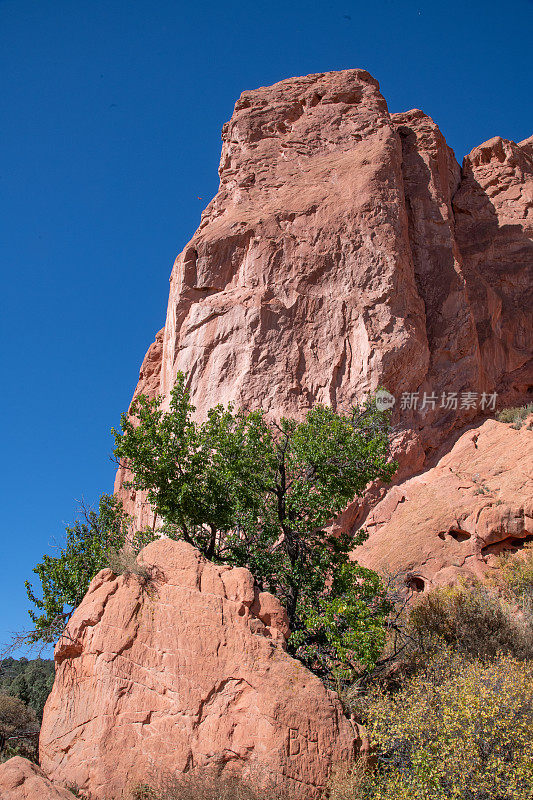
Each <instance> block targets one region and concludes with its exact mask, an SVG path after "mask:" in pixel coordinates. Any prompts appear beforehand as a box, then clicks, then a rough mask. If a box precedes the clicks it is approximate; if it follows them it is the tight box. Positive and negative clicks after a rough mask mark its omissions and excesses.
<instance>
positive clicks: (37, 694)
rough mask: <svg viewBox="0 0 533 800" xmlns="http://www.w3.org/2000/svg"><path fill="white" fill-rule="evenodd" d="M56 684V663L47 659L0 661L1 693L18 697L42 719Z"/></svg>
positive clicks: (8, 659)
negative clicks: (46, 703)
mask: <svg viewBox="0 0 533 800" xmlns="http://www.w3.org/2000/svg"><path fill="white" fill-rule="evenodd" d="M53 682H54V662H53V661H51V660H47V659H42V658H36V659H32V660H28V659H27V658H21V659H14V658H6V659H4V660H2V661H0V693H4V694H8V695H11V696H12V697H18V698H19V700H22V702H23V703H25V704H26V705H28V706H30V707H31V708H32V709H33V710H34V711H35V713H36V714H37V717H38V719H39V720H40V719H42V716H43V708H44V704H45V702H46V698H47V697H48V695H49V694H50V691H51V689H52V684H53Z"/></svg>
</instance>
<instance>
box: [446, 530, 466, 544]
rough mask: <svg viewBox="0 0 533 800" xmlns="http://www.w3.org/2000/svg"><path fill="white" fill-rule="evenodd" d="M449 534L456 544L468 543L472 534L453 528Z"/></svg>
mask: <svg viewBox="0 0 533 800" xmlns="http://www.w3.org/2000/svg"><path fill="white" fill-rule="evenodd" d="M449 534H450V536H451V537H452V539H455V541H456V542H466V541H468V539H470V534H469V533H468V532H467V531H462V530H461V529H460V528H452V529H451V530H450V531H449Z"/></svg>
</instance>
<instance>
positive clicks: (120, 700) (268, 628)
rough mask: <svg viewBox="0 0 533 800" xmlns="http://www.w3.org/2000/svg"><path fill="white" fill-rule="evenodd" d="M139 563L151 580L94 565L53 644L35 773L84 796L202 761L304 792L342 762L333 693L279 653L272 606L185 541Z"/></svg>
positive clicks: (280, 621)
mask: <svg viewBox="0 0 533 800" xmlns="http://www.w3.org/2000/svg"><path fill="white" fill-rule="evenodd" d="M140 558H141V559H142V561H143V562H144V564H145V565H146V566H147V567H148V568H150V569H151V570H152V574H153V580H152V582H151V583H150V584H149V585H147V586H143V585H142V584H141V583H140V582H139V580H138V578H136V577H135V576H131V575H130V576H129V577H127V576H119V577H117V576H115V575H113V574H112V573H111V571H110V570H103V571H102V572H100V573H99V574H98V575H97V576H96V577H95V578H94V580H93V581H92V583H91V586H90V589H89V591H88V593H87V595H86V597H85V599H84V600H83V602H82V604H81V605H80V606H79V608H78V609H77V610H76V612H75V614H74V615H73V617H72V618H71V620H70V622H69V624H68V627H67V629H66V632H65V634H64V635H63V636H62V638H61V640H60V641H59V643H58V645H57V648H56V653H55V659H56V668H57V673H56V680H55V683H54V688H53V690H52V693H51V695H50V697H49V699H48V701H47V704H46V708H45V712H44V718H43V725H42V731H41V738H40V756H41V763H42V765H43V769H44V770H45V771H46V773H47V774H48V775H49V777H50V778H51V779H52V780H54V781H56V782H59V783H74V782H75V783H76V784H77V785H78V786H79V787H80V789H81V790H82V791H87V790H88V791H89V792H90V795H91V797H94V798H104V797H105V798H108V797H113V798H116V797H120V796H121V794H122V792H124V791H125V790H126V789H127V788H128V787H131V786H132V785H134V784H135V783H136V782H140V781H146V780H147V779H149V777H150V775H154V773H157V772H158V771H161V770H163V771H173V772H174V771H178V772H182V771H188V770H192V769H194V768H195V767H201V766H209V765H211V766H213V765H215V766H218V767H220V768H221V769H223V770H236V771H238V772H239V773H241V774H243V776H245V777H246V776H251V777H253V778H254V779H257V778H258V777H259V779H263V780H264V781H265V782H267V781H269V780H275V781H278V782H281V784H282V785H283V786H284V787H285V789H286V791H287V792H288V794H291V793H293V794H294V795H295V796H297V797H312V796H314V793H316V787H320V786H323V785H324V783H325V781H326V779H327V776H328V772H329V770H330V768H331V765H332V764H335V763H336V762H339V761H342V762H347V761H348V762H349V761H350V759H351V758H352V757H353V754H354V747H355V734H354V730H353V728H352V726H351V724H350V722H349V721H348V720H347V719H346V718H345V717H344V716H343V714H342V709H341V705H340V703H339V701H338V699H337V696H336V695H335V694H334V693H332V692H330V691H328V690H327V689H326V688H325V687H324V685H323V684H322V682H321V681H320V680H319V679H318V678H317V677H316V676H314V675H312V674H311V673H310V672H309V671H307V670H306V669H305V668H304V667H303V666H302V664H301V663H299V662H298V661H295V660H294V659H292V658H291V657H290V656H289V655H288V654H287V653H286V651H285V649H284V643H285V637H286V636H287V634H288V627H287V619H286V614H285V612H284V610H283V609H282V607H281V606H280V604H279V602H278V601H277V600H276V598H274V597H273V596H271V595H268V594H266V593H258V591H257V590H256V589H255V588H254V583H253V580H252V577H251V575H250V573H249V572H248V571H247V570H246V569H240V568H235V569H231V568H228V567H217V566H215V565H213V564H211V563H210V562H207V561H205V560H204V559H203V558H202V557H201V556H200V554H199V553H198V551H196V550H195V549H194V548H193V547H191V546H190V545H188V544H186V543H185V542H174V541H171V540H169V539H161V540H159V541H157V542H154V543H152V544H150V545H149V546H148V547H146V548H145V549H144V550H143V551H142V554H141V556H140Z"/></svg>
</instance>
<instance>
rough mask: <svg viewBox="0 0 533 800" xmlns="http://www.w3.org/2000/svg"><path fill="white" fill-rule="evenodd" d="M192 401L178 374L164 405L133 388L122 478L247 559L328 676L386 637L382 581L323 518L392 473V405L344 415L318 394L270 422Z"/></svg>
mask: <svg viewBox="0 0 533 800" xmlns="http://www.w3.org/2000/svg"><path fill="white" fill-rule="evenodd" d="M194 410H195V409H194V407H193V406H192V404H191V402H190V395H189V392H188V390H187V387H186V381H185V376H184V375H182V374H178V376H177V381H176V385H175V387H174V389H173V391H172V393H171V398H170V405H169V410H168V411H164V410H163V407H162V398H155V399H152V400H150V399H148V398H146V397H144V396H142V395H141V396H139V397H137V398H136V400H135V401H134V403H133V404H132V407H131V408H130V411H129V414H123V415H122V420H121V430H120V431H116V430H115V431H114V435H115V455H116V456H117V457H118V458H119V459H120V461H121V463H122V464H123V465H124V466H126V467H127V468H128V469H129V470H130V472H131V474H132V479H131V481H130V484H129V485H130V486H132V487H133V488H135V489H138V490H143V491H145V492H146V493H147V498H148V500H149V502H150V503H151V505H152V508H153V510H154V512H155V513H156V514H157V516H158V517H159V518H160V520H162V522H163V525H164V530H165V532H166V533H167V534H168V535H170V536H174V537H176V538H182V539H184V540H185V541H187V542H190V543H191V544H193V545H194V546H195V547H197V548H198V549H199V550H200V551H201V552H202V553H203V554H204V555H205V556H206V557H207V558H210V559H213V560H215V561H217V562H223V563H229V564H232V565H237V566H245V567H247V568H248V569H250V570H251V572H252V573H253V575H254V577H255V578H256V580H257V582H258V583H259V585H260V586H261V588H263V589H265V590H268V591H271V592H274V593H275V594H276V595H277V596H278V597H279V598H280V599H281V601H282V602H283V603H284V605H285V607H286V608H287V611H288V614H289V619H290V623H291V629H292V631H293V633H292V637H291V640H290V646H291V649H292V651H293V652H294V653H295V655H297V656H298V657H300V658H302V660H304V661H305V662H306V663H307V664H308V665H309V666H310V667H311V668H313V669H315V670H316V671H317V672H319V674H322V675H323V677H325V678H327V679H334V678H335V676H336V675H337V676H338V675H339V674H340V672H342V670H346V669H347V670H348V672H349V671H350V669H351V665H353V664H355V662H364V663H369V662H371V661H372V660H373V659H375V658H376V657H377V654H378V652H379V650H380V649H381V646H382V644H383V624H384V617H385V614H386V601H385V598H384V593H383V591H382V586H381V583H380V581H379V579H378V578H377V576H376V575H375V574H374V573H371V572H370V570H363V569H362V568H361V567H359V566H357V565H355V564H350V563H349V561H348V552H349V550H350V549H352V548H353V546H354V541H353V539H350V538H349V537H342V536H341V537H336V536H332V535H331V534H328V533H327V532H326V527H327V525H328V523H329V522H330V521H332V520H333V519H334V518H335V516H336V515H337V514H339V513H340V512H341V511H342V510H343V509H344V508H345V507H346V505H347V504H348V503H349V502H350V501H352V500H353V499H354V497H355V496H356V495H360V494H361V493H362V491H363V490H364V488H365V487H366V486H367V484H368V483H369V481H371V480H376V479H381V480H385V481H386V480H389V479H390V477H391V476H392V474H393V473H394V471H395V468H396V465H395V464H394V463H392V462H391V461H390V458H389V447H388V444H389V440H388V417H387V415H386V414H383V413H381V412H379V411H378V410H377V409H376V407H375V405H374V404H373V403H372V402H367V403H366V404H365V405H364V406H361V407H355V408H353V409H352V410H351V411H350V412H349V413H347V414H339V413H336V412H334V411H333V410H332V409H330V408H327V407H326V406H322V405H316V406H315V407H313V408H312V409H311V410H310V411H309V412H308V414H307V415H306V417H305V419H304V420H303V421H302V422H297V421H295V420H290V419H281V421H280V422H279V424H271V423H268V422H267V420H266V419H265V416H264V415H263V413H262V412H260V411H256V412H244V411H237V412H235V411H234V410H233V408H232V407H231V406H230V407H228V408H223V407H222V406H217V407H215V408H213V409H211V410H210V412H209V414H208V417H207V419H206V420H205V422H201V423H199V422H196V421H195V420H194V417H193V414H194ZM361 540H362V538H361ZM339 670H340V672H339Z"/></svg>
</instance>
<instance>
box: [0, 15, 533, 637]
mask: <svg viewBox="0 0 533 800" xmlns="http://www.w3.org/2000/svg"><path fill="white" fill-rule="evenodd" d="M532 33H533V2H532V0H515V2H514V3H513V4H512V5H504V4H503V3H501V2H494V1H493V0H487V1H486V2H477V0H475V1H474V2H466V3H465V2H454V1H453V0H452V2H447V3H436V2H435V0H431V2H423V1H422V0H419V2H409V1H407V2H390V0H374V2H368V0H366V1H365V2H362V3H360V2H353V1H351V0H343V1H342V2H337V0H335V2H301V1H300V0H294V2H290V3H280V2H268V3H267V2H256V3H244V2H235V1H233V2H232V0H225V2H224V3H214V2H197V3H180V2H165V0H159V2H155V1H154V0H151V2H150V1H148V0H129V1H128V2H121V1H119V0H105V2H102V1H101V0H89V2H87V0H84V1H83V2H80V0H68V1H67V0H35V1H34V2H25V0H0V109H1V110H0V113H1V117H2V119H1V124H0V132H1V133H0V136H1V139H2V147H1V150H0V153H1V155H0V196H1V200H0V202H1V208H2V215H1V219H0V247H1V250H0V253H1V262H0V263H1V268H2V290H3V291H2V293H3V297H4V300H3V304H2V306H3V308H2V315H1V318H0V325H1V328H0V336H1V343H2V354H3V369H2V374H3V380H2V392H1V395H0V397H1V402H2V436H1V441H2V459H1V462H0V470H1V473H2V474H1V475H0V486H1V491H2V514H1V523H0V524H1V526H2V531H1V534H2V556H3V558H2V577H1V580H0V592H1V597H0V608H1V617H0V643H2V642H5V641H6V640H7V639H8V638H9V633H10V631H16V630H20V629H21V628H23V627H24V626H26V625H27V623H28V618H27V614H26V609H27V605H28V604H27V600H26V597H25V591H24V580H25V579H26V578H28V577H31V570H32V567H33V566H34V564H35V563H37V561H39V560H40V558H41V556H42V554H43V553H44V552H52V550H51V547H52V545H53V543H54V541H60V540H61V536H62V531H63V530H64V523H65V522H70V521H71V520H72V519H73V518H74V516H75V512H76V502H75V501H76V499H77V498H82V497H84V498H86V499H87V500H88V501H90V502H92V501H94V500H95V499H96V498H97V497H98V496H99V494H100V493H101V492H104V491H111V489H112V482H113V475H114V467H113V464H112V463H111V461H110V460H109V454H110V451H111V445H112V440H111V436H110V428H111V426H112V425H116V424H117V423H118V421H119V417H120V412H121V411H123V410H125V409H126V408H127V406H128V403H129V400H130V397H131V394H132V391H133V388H134V386H135V383H136V380H137V376H138V370H139V365H140V362H141V360H142V357H143V355H144V352H145V350H146V348H147V347H148V345H149V344H150V342H151V341H152V339H153V336H154V334H155V332H156V331H157V330H159V328H161V327H162V326H163V323H164V318H165V309H166V302H167V292H168V278H169V275H170V268H171V265H172V262H173V260H174V258H175V256H176V255H177V254H178V252H179V251H180V250H181V249H182V248H183V246H184V245H185V244H186V242H187V241H188V239H189V238H190V237H191V236H192V234H193V233H194V230H195V228H196V227H197V225H198V223H199V219H200V213H201V211H202V208H203V207H204V206H205V205H206V204H207V202H208V201H209V200H210V198H211V197H212V196H213V194H214V193H215V192H216V190H217V185H218V178H217V167H218V159H219V151H220V129H221V127H222V125H223V123H224V122H225V121H226V120H227V119H228V118H229V117H230V115H231V112H232V109H233V104H234V102H235V100H236V98H237V97H238V95H239V94H240V92H241V91H243V90H244V89H254V88H256V87H257V86H265V85H268V84H271V83H275V82H276V81H278V80H281V79H283V78H287V77H290V76H292V75H303V74H308V73H311V72H323V71H326V70H337V69H345V68H350V67H363V68H365V69H367V70H369V71H370V72H371V73H372V74H373V75H374V76H375V77H376V78H377V79H378V80H379V81H380V84H381V89H382V92H383V94H384V96H385V98H386V99H387V102H388V104H389V108H390V110H391V111H402V110H406V109H409V108H415V107H417V108H422V109H423V110H424V111H425V112H426V113H428V114H430V115H431V116H432V117H433V118H434V119H435V121H436V122H437V123H438V124H439V125H440V127H441V129H442V131H443V133H444V135H445V136H446V138H447V140H448V143H449V144H450V145H451V146H452V147H453V148H454V150H455V152H456V155H457V157H458V158H459V160H461V159H462V157H463V156H464V155H465V154H466V153H467V152H468V151H469V150H471V149H472V147H474V146H476V145H477V144H480V143H481V142H482V141H484V140H486V139H489V138H490V137H492V136H494V135H497V134H499V135H501V136H504V137H507V138H510V139H514V140H515V141H519V140H521V139H523V138H525V137H526V136H530V135H531V134H532V133H533V114H532V103H531V79H532V69H531V52H530V51H531V36H532ZM198 197H201V198H203V199H202V200H199V199H198Z"/></svg>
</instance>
